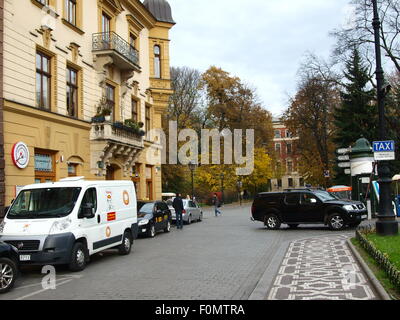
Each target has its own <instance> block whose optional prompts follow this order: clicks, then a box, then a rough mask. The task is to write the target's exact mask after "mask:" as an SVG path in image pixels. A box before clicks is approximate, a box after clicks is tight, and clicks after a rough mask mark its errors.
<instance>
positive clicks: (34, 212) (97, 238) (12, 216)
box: [0, 177, 138, 271]
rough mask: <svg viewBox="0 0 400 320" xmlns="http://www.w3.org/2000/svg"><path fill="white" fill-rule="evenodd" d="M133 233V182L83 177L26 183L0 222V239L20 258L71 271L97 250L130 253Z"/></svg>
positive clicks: (82, 265)
mask: <svg viewBox="0 0 400 320" xmlns="http://www.w3.org/2000/svg"><path fill="white" fill-rule="evenodd" d="M137 233H138V225H137V212H136V193H135V187H134V185H133V182H132V181H94V180H88V181H86V180H84V179H83V177H71V178H65V179H61V180H60V181H59V182H54V183H42V184H33V185H28V186H25V187H24V188H23V189H22V190H21V192H20V193H19V195H18V197H17V198H16V200H15V201H14V202H13V203H12V206H11V208H10V209H9V210H8V212H7V215H6V217H5V219H4V221H3V222H2V223H1V224H0V241H3V242H6V243H8V244H11V245H13V246H15V247H17V248H18V250H19V253H20V255H19V262H20V263H21V264H32V265H47V264H50V265H54V264H67V265H69V268H70V270H71V271H81V270H83V269H84V268H85V266H86V263H87V262H88V261H89V257H90V256H91V255H93V254H95V253H98V252H100V251H102V250H106V249H111V248H115V249H118V252H119V254H121V255H127V254H129V253H130V251H131V248H132V245H133V241H134V239H135V238H136V236H137Z"/></svg>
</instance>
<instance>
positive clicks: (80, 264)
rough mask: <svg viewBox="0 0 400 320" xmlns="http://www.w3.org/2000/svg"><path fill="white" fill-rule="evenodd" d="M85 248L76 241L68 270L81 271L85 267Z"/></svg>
mask: <svg viewBox="0 0 400 320" xmlns="http://www.w3.org/2000/svg"><path fill="white" fill-rule="evenodd" d="M86 260H87V257H86V248H85V246H84V245H83V243H81V242H76V243H75V244H74V246H73V248H72V253H71V262H70V263H69V270H71V271H73V272H77V271H82V270H83V269H85V267H86Z"/></svg>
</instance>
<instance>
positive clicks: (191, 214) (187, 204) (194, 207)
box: [167, 199, 203, 224]
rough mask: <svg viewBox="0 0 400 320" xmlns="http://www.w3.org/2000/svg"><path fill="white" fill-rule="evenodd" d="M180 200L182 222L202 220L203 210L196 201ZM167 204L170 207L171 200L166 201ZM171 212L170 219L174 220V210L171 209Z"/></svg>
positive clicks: (188, 222)
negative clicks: (182, 208) (181, 202)
mask: <svg viewBox="0 0 400 320" xmlns="http://www.w3.org/2000/svg"><path fill="white" fill-rule="evenodd" d="M182 201H183V207H184V210H183V212H182V218H183V222H184V223H187V224H191V223H192V222H193V221H198V222H200V221H202V220H203V211H202V210H201V208H200V207H199V205H198V204H197V203H196V202H194V201H192V200H188V199H182ZM167 204H168V207H170V208H171V207H172V201H171V202H170V203H169V202H168V201H167ZM170 204H171V205H170ZM172 209H173V208H172ZM170 210H171V209H170ZM171 213H172V221H176V213H175V210H174V209H173V210H171Z"/></svg>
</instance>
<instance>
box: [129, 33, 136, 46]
mask: <svg viewBox="0 0 400 320" xmlns="http://www.w3.org/2000/svg"><path fill="white" fill-rule="evenodd" d="M136 41H137V39H136V36H135V35H134V34H133V33H130V34H129V45H130V46H131V48H132V49H136Z"/></svg>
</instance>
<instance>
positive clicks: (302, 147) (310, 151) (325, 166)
mask: <svg viewBox="0 0 400 320" xmlns="http://www.w3.org/2000/svg"><path fill="white" fill-rule="evenodd" d="M339 101H340V97H339V93H338V90H337V88H336V86H335V85H333V84H332V83H330V82H327V81H324V79H322V78H319V77H317V78H307V77H303V79H302V81H301V83H300V86H299V90H298V92H297V94H296V96H295V97H294V99H292V102H291V105H290V106H289V108H288V109H287V110H286V111H285V113H284V115H283V121H284V123H285V125H286V126H287V128H288V129H289V130H290V131H291V132H293V133H296V135H297V136H298V137H299V140H298V143H297V148H298V151H299V154H300V163H299V171H300V173H301V175H302V176H303V177H304V178H305V180H306V181H308V182H309V183H313V184H319V185H327V184H330V179H326V178H325V177H324V171H326V170H330V171H332V168H333V165H332V160H333V157H334V149H335V146H334V144H333V142H332V137H333V135H334V126H333V110H334V108H335V107H336V106H337V105H338V103H339Z"/></svg>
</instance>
